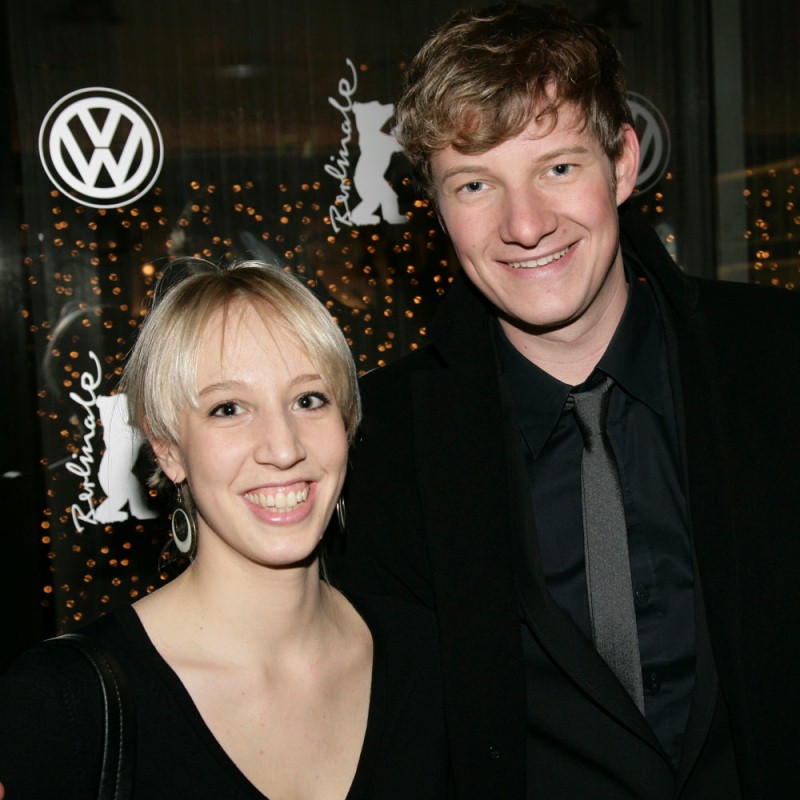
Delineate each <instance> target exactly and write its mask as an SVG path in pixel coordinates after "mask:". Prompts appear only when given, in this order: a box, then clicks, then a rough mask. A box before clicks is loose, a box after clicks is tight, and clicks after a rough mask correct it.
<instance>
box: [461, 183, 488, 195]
mask: <svg viewBox="0 0 800 800" xmlns="http://www.w3.org/2000/svg"><path fill="white" fill-rule="evenodd" d="M481 189H483V181H470V182H469V183H465V184H464V185H463V186H462V187H461V191H462V192H464V193H466V194H475V192H479V191H480V190H481Z"/></svg>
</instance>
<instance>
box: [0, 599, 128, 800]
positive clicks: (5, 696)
mask: <svg viewBox="0 0 800 800" xmlns="http://www.w3.org/2000/svg"><path fill="white" fill-rule="evenodd" d="M81 634H82V635H83V636H85V637H86V639H87V640H88V641H89V642H91V643H92V644H93V645H94V646H95V647H96V648H103V650H104V652H108V653H109V654H111V655H113V651H114V650H115V649H118V648H116V647H115V645H114V643H115V641H118V640H119V639H120V638H121V636H122V634H121V632H120V625H119V620H118V619H117V618H116V615H109V617H108V618H105V617H104V618H102V619H101V620H98V621H97V622H96V623H92V624H91V625H88V626H85V627H84V628H82V629H81ZM103 718H104V708H103V698H102V693H101V691H100V688H99V679H98V677H97V673H96V672H95V670H94V668H93V667H92V664H91V663H90V662H89V660H88V659H87V658H86V656H85V655H83V654H82V653H81V652H80V651H79V650H78V649H76V648H75V647H74V646H73V645H71V641H70V640H69V639H67V640H65V639H62V638H56V639H50V640H47V641H45V642H42V643H41V644H39V645H37V646H36V647H34V648H32V649H30V650H28V651H27V652H25V653H23V654H22V655H20V656H19V657H18V658H17V659H15V660H14V661H13V662H12V663H11V665H10V666H9V667H8V669H6V670H5V672H4V673H3V674H2V676H0V770H2V777H3V780H4V782H5V783H6V786H7V788H8V789H9V791H11V790H13V791H14V792H15V793H16V792H19V793H20V794H23V793H25V792H27V795H26V796H36V797H50V796H53V797H55V796H62V797H80V796H90V795H87V794H86V792H91V785H90V784H88V783H84V781H89V780H90V777H89V776H92V775H96V774H99V769H100V763H99V754H100V753H101V752H102V731H103V724H102V721H103ZM34 763H47V764H48V769H47V770H46V771H44V772H42V771H41V770H38V769H33V768H31V765H32V764H34ZM76 764H79V765H81V767H82V769H81V770H80V771H81V772H82V773H84V775H83V777H81V776H79V775H78V774H77V771H76V769H75V765H76ZM84 767H85V769H83V768H84ZM67 776H69V777H67ZM54 780H55V781H61V782H62V783H61V785H57V784H55V783H52V782H53V781H54ZM51 784H52V785H51ZM54 792H56V793H54ZM10 796H14V795H10Z"/></svg>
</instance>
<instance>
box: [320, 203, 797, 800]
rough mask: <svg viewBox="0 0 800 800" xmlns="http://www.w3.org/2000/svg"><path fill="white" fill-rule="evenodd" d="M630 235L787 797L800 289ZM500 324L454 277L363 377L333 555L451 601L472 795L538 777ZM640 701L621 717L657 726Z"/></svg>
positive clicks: (763, 780)
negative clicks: (430, 313)
mask: <svg viewBox="0 0 800 800" xmlns="http://www.w3.org/2000/svg"><path fill="white" fill-rule="evenodd" d="M622 241H623V247H624V249H625V250H626V252H632V253H635V255H636V257H637V259H638V260H639V261H640V262H641V263H642V264H644V265H645V266H644V268H643V269H644V273H645V276H646V277H647V279H648V280H649V281H650V283H651V285H652V287H653V289H654V292H655V295H656V298H657V302H658V304H659V308H660V309H661V313H662V316H663V318H664V320H665V327H666V332H667V340H668V348H669V351H670V360H671V362H672V363H673V364H676V365H677V375H674V376H673V382H674V383H675V384H676V385H677V387H678V391H677V393H676V395H677V396H676V414H677V418H678V426H679V431H680V433H681V435H682V438H683V452H684V455H685V462H686V486H687V500H688V504H689V514H690V527H691V533H692V535H693V539H694V550H695V553H694V555H695V558H696V563H697V567H698V573H699V574H698V578H699V583H700V586H701V587H702V593H703V597H704V599H705V617H706V620H707V623H708V631H709V639H708V640H709V641H710V644H711V649H712V651H713V658H714V661H715V663H716V669H717V673H718V676H719V686H720V691H721V693H722V696H723V697H724V701H725V705H726V706H727V709H728V714H729V718H730V728H731V732H732V735H733V741H734V748H735V753H736V759H737V764H738V769H739V777H740V782H741V785H742V791H743V794H744V796H745V797H747V798H765V800H766V799H768V800H775V798H779V797H790V796H793V795H794V793H795V792H796V791H797V785H798V777H800V766H797V765H798V763H800V762H799V761H798V756H797V748H798V746H800V523H798V518H797V510H796V505H797V501H798V499H800V469H799V468H798V461H799V459H798V455H799V454H800V296H798V295H796V294H794V293H791V292H788V291H779V290H774V289H767V288H761V287H754V286H745V285H741V284H731V283H722V282H716V281H705V280H699V279H694V278H690V277H688V276H686V275H684V274H683V273H682V272H681V271H680V270H679V269H677V268H676V267H675V265H674V263H673V262H672V260H671V259H670V257H669V256H668V254H667V253H666V251H665V250H664V248H663V247H662V246H661V243H660V241H659V240H658V238H657V237H656V235H655V234H654V233H653V232H652V230H651V229H650V228H649V227H647V226H646V225H644V224H643V223H641V222H639V221H638V220H637V219H635V217H634V215H633V214H632V213H628V214H626V215H624V216H623V222H622ZM489 325H490V310H489V309H488V308H487V306H486V304H485V302H484V301H483V299H482V298H481V297H480V296H479V295H478V293H477V292H476V291H475V290H474V288H473V287H472V286H471V284H469V282H468V281H467V280H466V279H464V278H463V277H459V278H457V279H456V282H455V285H454V286H453V287H452V288H451V290H450V292H449V294H448V297H447V298H446V299H445V302H444V304H443V306H442V308H441V310H440V312H439V314H438V316H437V319H436V320H435V322H434V324H433V325H431V327H430V332H429V340H430V343H429V344H428V345H427V346H426V347H425V348H424V349H422V350H421V351H418V352H416V353H413V354H410V355H408V356H406V357H404V358H401V359H399V360H398V361H396V362H394V363H393V364H391V365H389V366H388V367H385V368H382V369H380V370H376V371H374V372H371V373H369V374H368V375H366V376H365V377H364V379H363V380H362V392H363V399H364V409H365V417H364V422H363V425H362V428H361V432H360V435H359V437H358V439H357V442H356V445H355V446H354V448H353V451H352V454H351V467H350V472H349V477H348V480H347V486H346V501H347V530H346V533H345V537H344V549H343V553H342V552H339V551H338V550H337V548H333V553H332V557H331V570H332V572H333V574H334V576H335V578H337V579H341V580H343V581H350V582H352V583H353V584H354V585H357V586H361V587H363V588H368V589H370V590H372V591H380V592H385V593H390V594H398V595H400V596H404V597H411V598H414V599H416V600H417V601H419V602H421V603H422V604H424V605H426V606H429V607H431V608H433V609H435V610H436V612H437V614H438V618H439V626H440V636H441V643H442V651H443V662H444V663H443V668H444V682H445V686H444V689H445V702H446V705H447V716H448V725H449V737H450V743H451V755H452V761H453V769H454V776H455V783H456V787H457V794H458V797H460V798H461V797H464V798H467V797H470V798H472V797H474V798H481V800H485V798H490V797H497V798H503V800H515V799H517V798H519V799H521V798H524V797H525V796H526V794H525V772H526V770H525V747H526V732H525V731H526V686H525V677H524V672H523V655H522V643H521V635H520V604H519V592H518V589H517V584H516V582H515V581H516V573H515V562H516V561H518V559H519V554H518V552H517V550H515V547H517V544H516V542H517V541H518V539H519V538H520V537H518V536H516V537H515V533H514V524H515V522H514V521H515V520H518V519H519V514H520V497H519V492H518V491H515V490H514V489H512V483H513V478H510V477H509V467H508V462H509V455H508V453H507V446H506V445H505V443H504V426H503V423H502V419H503V415H504V414H508V413H510V411H509V410H508V409H504V408H503V402H504V401H503V399H502V396H501V392H500V386H499V382H498V378H497V367H496V362H495V358H494V353H493V347H492V342H491V338H490V333H489V330H490V328H489ZM539 590H540V592H543V589H541V587H539ZM541 596H542V595H541V593H540V595H539V597H540V598H541ZM536 602H537V600H536V597H534V598H533V599H532V603H531V605H529V606H528V612H529V614H530V613H532V614H533V615H535V614H536V613H537V611H536ZM534 624H535V620H534ZM552 633H553V636H552V637H551V638H550V639H549V640H548V641H549V642H550V643H551V644H552V647H553V656H554V658H555V659H556V660H558V661H559V662H560V663H561V665H562V666H563V667H564V668H565V670H567V671H568V672H570V673H571V676H572V678H573V679H574V680H575V681H576V682H577V683H578V685H579V686H581V687H582V688H586V686H587V682H588V683H589V684H590V683H591V680H590V678H591V676H589V677H587V676H586V675H585V674H582V673H583V670H584V667H585V663H584V662H582V661H581V658H580V657H577V658H576V656H575V652H572V653H571V654H570V653H569V652H568V649H565V648H566V647H567V645H564V647H563V648H562V644H563V643H559V641H558V639H559V634H558V632H557V631H555V632H552ZM548 635H549V634H548V633H547V632H546V631H545V638H547V636H548ZM559 648H561V650H560V651H559ZM578 656H580V654H578ZM590 671H591V670H590ZM589 691H591V689H589ZM603 691H604V690H603V689H601V690H600V694H602V693H603ZM617 699H618V698H617V697H616V696H615V695H614V690H611V692H610V694H608V695H607V696H605V697H600V698H598V702H601V703H603V704H605V707H606V708H607V709H609V713H611V714H616V713H617V712H616V710H615V709H614V705H615V702H616V700H617ZM619 705H620V706H623V705H624V703H623V702H620V703H619ZM556 707H557V704H556ZM627 713H628V712H627V710H626V709H624V708H622V710H620V711H619V724H620V725H622V726H629V727H630V731H631V733H632V735H634V736H638V737H640V738H641V740H642V741H643V742H645V741H647V740H648V736H650V737H651V738H652V734H650V733H649V729H647V726H646V725H644V724H643V720H640V723H639V724H638V725H637V723H636V721H635V720H634V719H633V718H632V717H630V716H629V715H628V717H627V718H626V714H627ZM576 725H580V721H578V720H576ZM603 747H604V743H603V742H597V749H598V757H599V758H603ZM543 800H550V798H543Z"/></svg>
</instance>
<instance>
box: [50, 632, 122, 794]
mask: <svg viewBox="0 0 800 800" xmlns="http://www.w3.org/2000/svg"><path fill="white" fill-rule="evenodd" d="M50 641H51V642H63V643H64V644H66V645H69V646H70V647H72V648H74V649H75V650H77V651H78V652H79V653H81V654H83V656H84V657H85V658H86V659H87V660H88V661H89V663H90V664H91V665H92V667H93V668H94V671H95V673H96V675H97V677H98V679H99V681H100V687H101V690H102V695H103V711H104V716H105V728H104V736H103V761H102V765H101V768H100V788H99V790H98V793H97V797H98V800H129V798H130V797H131V796H132V794H133V761H134V742H135V720H134V707H133V699H132V697H131V693H130V689H129V687H128V681H127V678H126V677H125V673H124V672H123V670H122V667H120V665H119V663H118V662H117V660H116V659H115V658H114V657H113V656H112V655H111V654H110V653H109V652H107V651H106V650H104V649H103V648H102V647H100V646H99V645H97V644H95V643H94V642H93V641H92V640H91V639H90V638H89V637H87V636H84V635H83V634H81V633H67V634H64V635H63V636H59V637H57V638H55V639H50Z"/></svg>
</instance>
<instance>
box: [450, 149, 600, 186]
mask: <svg viewBox="0 0 800 800" xmlns="http://www.w3.org/2000/svg"><path fill="white" fill-rule="evenodd" d="M588 152H589V148H588V147H585V146H584V145H574V146H573V147H558V148H556V149H554V150H548V151H547V152H546V153H542V154H541V155H540V156H537V157H536V158H535V159H534V162H535V163H537V164H545V163H547V162H550V161H558V159H560V158H563V157H564V156H580V155H586V153H588ZM486 171H487V167H485V166H484V165H482V164H456V165H455V166H453V167H450V169H446V170H445V171H444V172H443V173H442V175H441V178H440V180H441V181H446V180H448V178H452V177H453V176H454V175H476V174H478V173H481V172H486Z"/></svg>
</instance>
